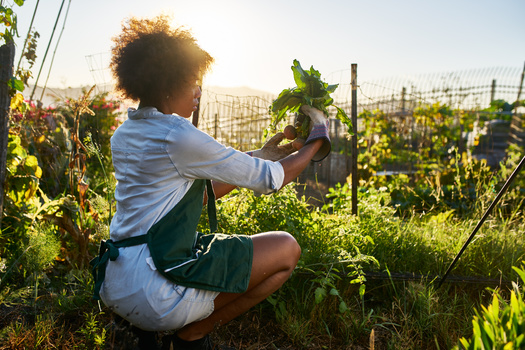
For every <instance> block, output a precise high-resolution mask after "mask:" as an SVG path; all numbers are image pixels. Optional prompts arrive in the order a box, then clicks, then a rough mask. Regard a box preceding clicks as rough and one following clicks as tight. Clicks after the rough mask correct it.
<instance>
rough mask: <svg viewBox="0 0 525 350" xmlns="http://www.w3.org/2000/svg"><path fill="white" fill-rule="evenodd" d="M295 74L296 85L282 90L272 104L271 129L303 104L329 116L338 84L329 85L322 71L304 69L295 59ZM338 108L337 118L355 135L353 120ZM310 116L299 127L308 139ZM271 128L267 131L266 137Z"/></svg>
mask: <svg viewBox="0 0 525 350" xmlns="http://www.w3.org/2000/svg"><path fill="white" fill-rule="evenodd" d="M292 71H293V76H294V80H295V84H296V85H297V86H296V87H293V88H291V89H284V90H283V91H281V93H280V94H279V96H278V97H277V99H276V100H275V101H273V102H272V105H271V106H270V114H271V115H272V120H271V123H270V126H269V130H272V131H274V130H275V129H276V127H277V124H279V123H280V122H281V121H282V120H284V119H285V117H286V113H295V112H298V111H299V108H301V106H303V105H308V106H312V107H315V108H317V109H319V110H321V111H323V112H324V113H325V114H326V115H327V116H328V110H327V107H328V106H332V105H333V102H334V99H333V98H332V97H331V96H330V94H331V93H333V92H334V91H335V89H336V88H337V86H338V85H337V84H335V85H328V84H327V83H325V82H323V81H322V80H321V73H319V71H317V70H315V69H314V67H310V69H309V70H306V71H305V70H304V69H303V68H302V67H301V64H300V63H299V61H297V60H294V61H293V66H292ZM334 107H336V109H337V114H336V118H337V119H339V120H341V121H342V122H343V124H345V125H346V126H347V127H348V133H349V134H350V135H353V131H352V130H353V128H352V121H351V120H350V118H349V117H348V116H347V115H346V113H345V111H344V110H343V109H342V108H339V107H337V106H334ZM309 121H310V118H309V117H306V118H305V121H304V122H303V123H302V125H301V126H300V127H299V128H298V134H299V135H300V136H301V137H302V138H304V139H306V137H307V136H308V134H309V125H310V122H309ZM269 130H266V131H265V135H264V136H265V137H266V136H267V135H268V132H269Z"/></svg>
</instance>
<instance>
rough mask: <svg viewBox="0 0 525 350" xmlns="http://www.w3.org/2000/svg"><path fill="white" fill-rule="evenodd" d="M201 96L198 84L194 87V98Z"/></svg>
mask: <svg viewBox="0 0 525 350" xmlns="http://www.w3.org/2000/svg"><path fill="white" fill-rule="evenodd" d="M201 96H202V91H201V87H200V86H196V87H195V98H199V97H201Z"/></svg>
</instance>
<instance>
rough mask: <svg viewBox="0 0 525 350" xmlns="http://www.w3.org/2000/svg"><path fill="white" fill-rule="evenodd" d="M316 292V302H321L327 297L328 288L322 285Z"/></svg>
mask: <svg viewBox="0 0 525 350" xmlns="http://www.w3.org/2000/svg"><path fill="white" fill-rule="evenodd" d="M314 294H315V303H316V304H319V303H320V302H322V301H323V300H324V298H325V297H326V289H324V288H322V287H317V289H316V290H315V293H314Z"/></svg>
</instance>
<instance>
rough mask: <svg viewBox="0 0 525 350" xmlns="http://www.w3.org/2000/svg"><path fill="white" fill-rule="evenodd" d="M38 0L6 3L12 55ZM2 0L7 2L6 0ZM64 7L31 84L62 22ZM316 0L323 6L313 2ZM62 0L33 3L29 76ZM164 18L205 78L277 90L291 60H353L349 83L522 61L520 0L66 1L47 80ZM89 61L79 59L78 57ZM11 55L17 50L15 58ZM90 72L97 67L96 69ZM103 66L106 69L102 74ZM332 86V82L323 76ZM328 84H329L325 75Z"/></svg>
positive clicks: (79, 71)
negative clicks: (201, 53) (13, 23)
mask: <svg viewBox="0 0 525 350" xmlns="http://www.w3.org/2000/svg"><path fill="white" fill-rule="evenodd" d="M36 2H37V0H26V2H25V4H24V6H22V7H20V8H18V7H16V6H15V12H16V13H17V14H18V16H19V25H18V27H19V32H20V36H21V38H19V39H17V50H18V52H19V51H20V50H21V49H22V46H23V39H24V37H25V35H26V34H27V31H28V29H29V24H30V21H31V17H32V15H33V11H34V9H35V5H36ZM7 3H9V1H7ZM68 3H69V0H66V1H65V3H64V7H63V12H62V18H61V19H60V21H59V22H58V25H57V30H56V33H55V35H54V39H53V41H52V43H51V47H50V50H49V54H48V57H47V58H46V62H45V65H44V68H43V70H42V75H41V77H40V80H39V84H43V82H44V81H45V78H46V76H47V72H48V70H49V64H50V61H51V55H52V53H53V50H54V49H55V45H56V41H57V39H58V36H59V35H60V30H61V29H62V26H63V19H64V15H65V12H66V9H67V6H68ZM321 3H322V4H321ZM61 4H62V0H41V1H40V3H39V6H38V10H37V13H36V17H35V21H34V24H33V27H34V29H35V30H37V31H38V32H39V33H40V35H41V36H40V39H39V42H38V50H37V56H38V60H37V63H36V65H35V67H34V68H33V72H34V76H35V77H36V75H37V73H38V70H39V69H40V66H41V60H42V59H43V57H44V52H45V51H46V48H47V45H48V42H49V40H50V36H51V32H52V29H53V26H54V24H55V20H56V17H57V14H58V11H59V8H60V6H61ZM161 13H166V14H170V15H172V17H173V19H174V24H175V25H184V26H186V27H187V28H189V29H190V30H192V32H193V33H194V34H195V36H196V38H197V40H198V42H199V43H200V45H201V46H202V47H203V48H204V49H205V50H207V51H209V52H210V53H211V54H212V55H213V56H214V57H215V58H216V64H215V66H214V69H213V72H212V73H211V74H210V75H209V76H208V78H207V80H206V81H205V84H209V85H221V86H248V87H252V88H255V89H260V90H265V91H268V92H270V93H278V92H279V91H281V90H282V89H284V88H287V87H291V86H293V85H294V83H293V79H292V74H291V70H290V66H291V64H292V62H293V60H294V59H298V60H299V61H300V62H301V64H302V65H303V67H309V66H311V65H313V66H314V67H315V68H316V69H317V70H319V71H320V72H321V73H322V75H323V76H324V77H327V76H330V74H331V73H333V72H336V71H339V70H345V69H350V65H351V64H352V63H357V64H358V81H370V80H375V79H380V78H384V77H392V76H404V75H416V74H426V73H435V72H448V71H458V70H467V69H473V68H488V67H496V66H497V67H500V66H505V67H507V66H509V67H522V66H523V64H524V62H525V42H524V41H525V40H524V39H525V21H523V17H524V15H525V1H523V0H498V1H485V0H476V1H474V0H469V1H466V0H440V1H436V0H426V1H425V0H419V1H415V0H397V1H394V0H368V1H365V0H361V1H357V0H325V1H318V0H317V1H313V0H302V1H287V0H280V1H279V0H264V1H262V0H251V1H246V0H225V1H218V0H201V1H199V0H193V1H188V0H186V1H179V0H153V1H144V0H143V1H138V0H89V1H88V0H71V2H70V8H69V13H68V18H67V22H66V23H65V28H64V32H63V34H62V37H61V40H60V43H59V46H58V49H57V53H56V57H55V59H54V63H53V67H52V70H51V75H50V78H49V82H48V86H51V87H59V88H64V87H68V86H71V87H76V86H80V85H83V86H85V85H91V84H93V83H95V82H101V80H102V79H106V80H109V79H110V77H109V75H108V74H106V76H105V77H104V78H101V76H100V74H99V75H98V77H97V80H98V81H95V80H94V77H93V73H92V72H90V68H92V69H103V68H104V67H105V66H106V65H107V62H108V59H109V51H110V49H111V45H112V42H111V37H112V36H114V35H116V34H118V32H119V30H120V27H121V22H122V20H123V19H125V18H127V17H129V16H154V15H158V14H161ZM88 56H90V57H92V58H95V59H97V62H96V64H94V63H91V65H90V64H88V60H87V57H88ZM15 62H18V57H17V58H16V59H15ZM98 73H99V72H98ZM106 73H107V72H106ZM331 83H332V82H331ZM333 83H337V82H335V81H334V82H333Z"/></svg>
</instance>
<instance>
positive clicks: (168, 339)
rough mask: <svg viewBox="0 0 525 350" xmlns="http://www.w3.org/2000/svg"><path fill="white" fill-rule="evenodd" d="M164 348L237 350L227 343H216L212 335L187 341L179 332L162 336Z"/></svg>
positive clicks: (177, 349)
mask: <svg viewBox="0 0 525 350" xmlns="http://www.w3.org/2000/svg"><path fill="white" fill-rule="evenodd" d="M162 350H236V349H235V348H232V347H229V346H226V345H216V344H214V343H213V341H212V340H211V337H210V335H209V334H208V335H206V336H205V337H204V338H201V339H197V340H193V341H186V340H182V339H180V338H179V337H178V336H177V334H176V333H175V334H171V335H167V336H164V337H163V338H162Z"/></svg>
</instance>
